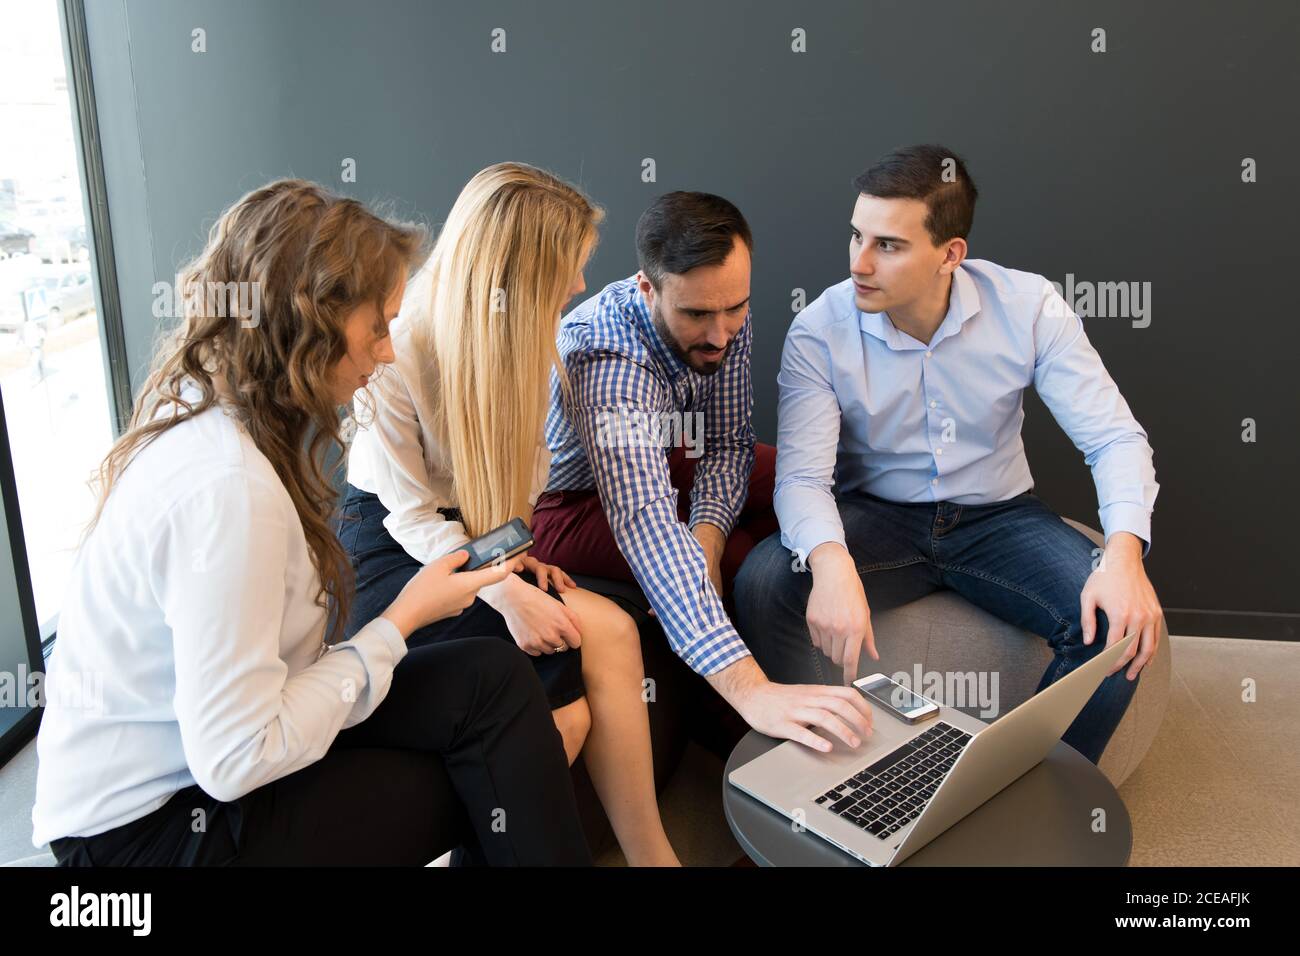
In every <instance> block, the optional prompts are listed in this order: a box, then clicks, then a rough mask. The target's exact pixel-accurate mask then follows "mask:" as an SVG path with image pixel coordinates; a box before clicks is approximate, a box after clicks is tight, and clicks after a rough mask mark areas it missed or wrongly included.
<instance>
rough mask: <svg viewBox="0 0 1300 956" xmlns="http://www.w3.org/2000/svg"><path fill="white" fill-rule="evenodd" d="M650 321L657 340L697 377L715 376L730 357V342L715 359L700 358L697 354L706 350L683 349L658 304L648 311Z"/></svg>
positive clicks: (696, 348)
mask: <svg viewBox="0 0 1300 956" xmlns="http://www.w3.org/2000/svg"><path fill="white" fill-rule="evenodd" d="M650 321H651V322H652V323H654V327H655V331H656V332H658V333H659V338H660V339H662V340H663V343H664V345H666V346H668V350H669V351H670V352H672V353H673V355H675V356H677V358H678V359H680V360H681V362H682V364H684V365H685V366H686V367H687V368H689V369H690V370H691V371H692V372H695V373H696V374H697V375H706V376H707V375H716V374H717V373H718V371H719V370H720V369H721V368H722V366H723V365H724V364H726V361H727V357H728V356H729V355H731V342H728V343H727V347H726V348H725V349H723V350H722V354H721V355H720V356H718V358H716V359H702V358H700V356H699V353H700V352H703V351H706V350H705V349H703V348H701V347H699V346H692V347H691V348H683V346H682V344H681V343H680V342H678V341H677V339H676V337H675V336H674V335H673V333H672V331H671V330H670V329H669V328H668V323H667V322H665V321H664V317H663V315H662V314H661V313H660V312H659V303H658V302H656V303H655V305H654V308H653V309H651V310H650ZM732 341H733V342H734V341H735V339H732ZM692 353H695V354H692Z"/></svg>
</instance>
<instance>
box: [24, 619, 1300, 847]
mask: <svg viewBox="0 0 1300 956" xmlns="http://www.w3.org/2000/svg"><path fill="white" fill-rule="evenodd" d="M1171 640H1172V642H1173V648H1172V649H1173V686H1172V687H1171V688H1170V700H1169V709H1168V711H1167V712H1166V714H1165V719H1164V723H1163V724H1162V725H1161V727H1160V732H1159V734H1158V735H1157V736H1156V739H1155V742H1154V743H1153V744H1152V746H1151V750H1150V751H1149V752H1148V754H1147V756H1146V759H1145V760H1143V762H1142V764H1141V765H1140V766H1139V767H1138V768H1137V770H1135V771H1134V772H1133V774H1132V775H1131V776H1130V777H1129V779H1128V780H1127V781H1126V782H1125V783H1124V785H1123V786H1122V787H1121V788H1120V795H1121V796H1122V797H1123V798H1124V802H1125V804H1126V805H1127V806H1128V809H1129V814H1130V816H1131V818H1132V821H1133V856H1132V859H1131V860H1130V864H1131V865H1133V866H1170V865H1178V866H1202V865H1203V866H1216V865H1228V866H1262V865H1274V866H1296V865H1300V644H1294V643H1283V642H1273V641H1243V640H1227V639H1222V638H1205V637H1174V638H1172V639H1171ZM1247 678H1250V679H1252V680H1253V681H1254V689H1255V700H1254V702H1246V701H1244V700H1243V699H1242V697H1243V681H1244V680H1246V679H1247ZM35 769H36V754H35V748H34V747H33V746H31V745H29V746H28V747H27V748H26V749H25V750H23V752H22V753H21V754H19V755H18V756H17V757H15V758H14V759H13V760H12V761H10V762H9V764H8V765H7V766H5V767H4V768H3V769H0V861H7V860H13V859H15V858H19V857H28V856H30V855H31V854H33V853H35V852H36V851H35V850H34V848H33V847H32V846H31V842H30V841H31V802H32V798H33V794H34V792H35V784H36V778H35ZM721 778H722V764H721V762H719V761H718V760H717V758H716V757H714V756H713V755H712V754H709V753H707V752H705V751H703V750H700V749H698V748H694V747H693V748H691V749H690V750H689V751H688V752H687V755H686V759H685V761H684V762H683V764H682V767H681V769H680V770H679V771H678V773H677V775H676V776H675V777H674V779H673V781H672V782H671V783H670V784H669V786H668V789H667V790H666V791H665V793H664V795H663V798H662V808H663V814H664V822H665V826H666V827H667V829H668V835H669V837H670V838H671V839H672V841H673V846H674V847H675V848H676V849H677V852H678V855H679V856H680V857H681V859H682V861H683V862H685V863H687V864H688V865H695V866H729V865H731V864H732V863H734V862H736V861H737V860H739V859H740V858H741V857H742V856H743V854H742V853H741V850H740V847H739V846H737V845H736V842H735V841H734V840H733V839H732V837H731V834H730V832H729V831H728V829H727V825H726V822H725V820H724V819H723V816H722V789H721ZM599 862H600V863H602V864H607V865H619V864H621V863H622V856H621V854H619V853H618V852H617V851H614V852H612V853H610V854H608V855H607V856H606V857H604V858H602V859H601V860H600V861H599Z"/></svg>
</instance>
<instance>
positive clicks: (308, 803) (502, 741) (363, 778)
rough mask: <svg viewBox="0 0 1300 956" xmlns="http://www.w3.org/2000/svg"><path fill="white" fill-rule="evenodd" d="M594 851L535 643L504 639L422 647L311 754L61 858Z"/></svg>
mask: <svg viewBox="0 0 1300 956" xmlns="http://www.w3.org/2000/svg"><path fill="white" fill-rule="evenodd" d="M457 846H461V847H462V848H463V849H464V851H465V857H466V861H467V862H477V863H487V864H490V865H501V866H510V865H525V866H528V865H582V864H589V863H590V862H591V857H590V853H589V851H588V849H587V845H586V842H585V840H584V838H583V834H582V827H581V824H580V823H579V820H578V812H577V808H576V806H575V803H574V797H573V784H572V782H571V779H570V777H569V768H568V765H567V762H566V760H565V755H564V746H563V743H562V741H561V739H560V734H559V731H558V730H557V729H556V727H555V723H554V721H553V720H552V718H551V712H550V707H549V706H548V704H547V700H546V696H545V694H544V693H543V690H542V685H541V682H540V681H539V680H538V678H537V675H536V673H535V672H534V671H533V668H532V666H531V664H530V662H529V659H528V657H527V656H526V655H523V654H520V653H519V652H518V649H517V648H515V647H513V646H512V645H508V644H506V643H504V642H502V641H500V640H497V639H495V638H466V639H464V640H458V641H451V642H448V643H446V644H437V645H430V646H425V647H417V648H412V649H411V650H409V651H408V653H407V655H406V657H404V658H403V659H402V661H401V663H399V664H398V666H397V669H396V670H395V671H394V674H393V684H392V687H391V688H390V690H389V693H388V696H387V697H385V698H384V701H383V703H381V704H380V705H379V707H377V708H376V709H375V712H374V713H373V714H371V715H370V717H369V718H368V719H367V720H365V721H363V722H362V723H360V724H358V725H357V726H355V727H351V728H349V729H347V730H344V731H342V732H341V733H340V734H339V735H338V737H336V738H335V741H334V744H333V745H332V746H331V747H330V749H329V751H328V752H327V753H326V754H325V756H324V757H322V758H321V759H320V760H318V761H317V762H316V763H313V764H312V765H310V766H308V767H304V768H303V769H302V770H299V771H297V772H296V773H293V774H290V775H288V776H286V777H282V778H280V779H279V780H275V781H272V782H271V783H268V784H266V785H264V786H262V787H259V788H257V789H256V790H253V791H252V792H250V793H248V794H246V795H245V796H243V797H241V798H240V799H239V800H236V801H232V802H228V803H223V802H221V801H218V800H215V799H214V798H212V797H210V796H209V795H208V794H206V793H204V792H203V791H202V790H201V789H199V788H198V787H188V788H186V789H184V790H180V791H178V792H177V793H176V794H174V795H173V796H172V798H171V799H170V800H169V801H168V802H167V803H166V804H164V805H163V806H161V807H159V808H158V809H157V810H155V811H153V812H152V813H150V814H148V815H146V816H145V817H142V818H141V819H139V820H134V821H132V822H130V823H126V824H123V825H122V826H120V827H117V828H115V829H113V830H109V831H107V832H105V833H100V834H96V835H94V836H90V837H70V838H65V839H61V840H54V841H52V842H51V844H50V849H51V850H52V851H53V852H54V855H55V857H56V858H57V859H58V861H59V863H60V865H64V866H133V865H140V866H169V865H172V866H175V865H180V866H185V865H189V866H196V865H197V866H204V865H236V866H240V865H242V866H248V865H253V866H257V865H299V866H300V865H307V866H312V865H331V864H339V865H385V864H391V865H415V866H422V865H424V864H426V863H429V862H431V861H432V860H434V859H436V858H437V857H438V856H440V855H442V854H443V853H445V852H446V851H447V850H450V849H452V848H454V847H457Z"/></svg>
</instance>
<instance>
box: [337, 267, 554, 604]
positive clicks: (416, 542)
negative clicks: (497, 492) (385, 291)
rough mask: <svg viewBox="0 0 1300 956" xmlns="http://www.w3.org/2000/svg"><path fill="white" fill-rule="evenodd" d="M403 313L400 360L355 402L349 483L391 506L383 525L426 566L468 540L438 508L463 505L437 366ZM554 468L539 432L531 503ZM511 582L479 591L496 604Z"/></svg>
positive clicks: (396, 338) (396, 335)
mask: <svg viewBox="0 0 1300 956" xmlns="http://www.w3.org/2000/svg"><path fill="white" fill-rule="evenodd" d="M415 288H419V286H418V284H416V286H415ZM411 294H414V290H413V292H412V293H411ZM411 305H412V307H414V306H415V303H414V302H412V303H411ZM402 312H403V314H402V315H399V316H398V317H397V318H396V319H394V320H393V322H392V323H391V324H390V326H389V330H390V334H391V335H392V337H393V352H394V354H395V355H396V361H395V362H394V363H393V364H392V365H387V366H384V367H383V368H381V369H380V371H379V372H378V373H377V374H376V375H375V376H374V378H373V379H372V380H371V382H370V385H369V386H368V388H367V389H366V393H367V394H362V393H361V392H358V393H357V398H355V399H354V400H353V418H354V419H355V420H356V422H357V432H356V437H355V438H354V439H353V441H352V448H351V451H350V452H349V454H348V483H349V484H351V485H352V486H354V487H356V488H359V489H360V490H362V491H368V492H370V493H371V494H374V495H377V496H378V498H379V501H380V503H381V504H383V506H384V508H386V509H387V511H388V517H386V518H385V519H384V527H385V528H386V529H388V533H389V534H391V535H392V536H393V540H394V541H396V542H397V543H398V544H400V545H401V546H402V548H403V550H405V551H406V553H407V554H409V555H410V556H411V557H413V558H414V559H415V560H417V561H419V562H420V563H421V564H428V563H429V562H431V561H433V560H435V559H436V558H439V557H442V556H443V555H445V554H449V553H450V552H451V551H453V550H455V549H456V548H457V547H459V546H460V545H462V544H465V543H466V542H467V541H469V540H470V539H469V537H468V535H466V533H465V526H464V525H463V524H461V523H460V522H459V521H449V520H447V518H446V517H445V516H444V515H442V514H441V513H440V512H439V510H438V509H439V508H456V507H459V506H458V504H457V501H456V497H455V493H454V491H453V489H452V472H451V461H450V458H449V457H448V456H447V454H446V453H445V451H444V449H443V448H442V447H441V442H442V439H440V438H439V437H438V436H437V435H435V434H434V433H433V431H432V428H431V425H430V423H431V422H432V421H433V420H434V419H433V409H432V407H431V406H430V404H429V402H428V400H427V398H426V396H428V395H429V394H431V393H432V392H433V386H434V384H435V383H434V382H433V381H432V380H431V379H432V376H433V374H434V372H433V364H432V363H431V362H429V361H428V360H427V359H426V358H424V357H423V356H420V355H417V354H416V352H415V348H414V346H413V345H412V341H411V331H410V327H409V323H408V319H407V314H406V313H407V306H406V305H404V306H403V310H402ZM550 467H551V453H550V450H549V449H548V448H547V447H546V443H545V442H543V441H540V438H539V441H538V446H537V458H536V462H535V465H534V469H533V481H532V485H531V491H530V493H529V498H528V503H529V504H535V503H536V502H537V497H538V495H540V494H541V492H542V489H543V488H545V487H546V480H547V477H548V475H549V473H550ZM506 583H507V582H502V583H501V584H495V585H492V586H490V587H488V588H484V589H483V590H482V591H480V592H479V593H480V595H481V596H482V597H483V598H484V599H485V600H488V601H489V603H491V598H492V597H494V596H495V594H496V593H497V592H498V591H499V590H500V589H501V588H502V587H503V585H504V584H506Z"/></svg>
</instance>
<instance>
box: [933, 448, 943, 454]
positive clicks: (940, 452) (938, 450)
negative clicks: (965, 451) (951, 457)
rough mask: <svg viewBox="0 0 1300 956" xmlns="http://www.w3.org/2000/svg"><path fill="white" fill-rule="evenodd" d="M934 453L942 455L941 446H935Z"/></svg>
mask: <svg viewBox="0 0 1300 956" xmlns="http://www.w3.org/2000/svg"><path fill="white" fill-rule="evenodd" d="M934 453H935V454H936V455H942V454H943V449H942V448H936V449H935V450H934Z"/></svg>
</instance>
